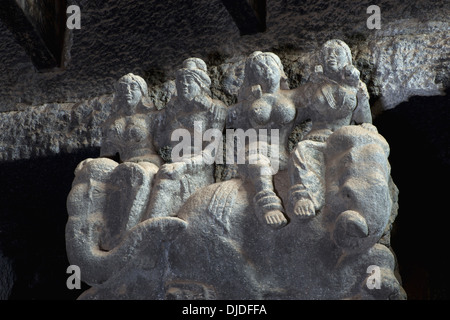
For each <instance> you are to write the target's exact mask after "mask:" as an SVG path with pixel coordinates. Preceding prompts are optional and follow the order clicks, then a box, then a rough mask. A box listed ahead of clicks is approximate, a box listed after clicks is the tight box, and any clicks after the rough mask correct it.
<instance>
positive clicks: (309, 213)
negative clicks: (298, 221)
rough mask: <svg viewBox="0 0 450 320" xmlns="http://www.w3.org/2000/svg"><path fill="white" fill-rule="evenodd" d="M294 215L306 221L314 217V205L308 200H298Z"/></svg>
mask: <svg viewBox="0 0 450 320" xmlns="http://www.w3.org/2000/svg"><path fill="white" fill-rule="evenodd" d="M294 213H295V215H296V216H297V217H299V218H302V219H307V218H311V217H314V216H315V215H316V210H315V209H314V204H313V202H312V201H311V200H309V199H300V200H299V201H297V203H296V204H295V208H294Z"/></svg>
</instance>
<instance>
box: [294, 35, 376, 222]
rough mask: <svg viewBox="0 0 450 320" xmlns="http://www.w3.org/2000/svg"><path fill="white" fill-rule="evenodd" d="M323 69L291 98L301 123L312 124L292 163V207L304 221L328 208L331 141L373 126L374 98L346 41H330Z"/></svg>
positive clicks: (322, 54) (323, 59)
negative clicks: (343, 131) (340, 132)
mask: <svg viewBox="0 0 450 320" xmlns="http://www.w3.org/2000/svg"><path fill="white" fill-rule="evenodd" d="M320 58H321V59H320V60H321V62H322V65H320V66H319V68H318V69H319V70H320V69H322V70H323V72H318V73H317V74H315V75H313V79H312V81H311V82H309V83H307V84H305V85H303V86H301V87H299V88H297V89H295V90H293V91H292V92H291V93H290V95H291V97H292V99H293V101H294V103H295V105H296V106H297V107H299V108H302V110H301V111H300V112H298V119H297V121H298V122H301V121H303V120H306V119H309V120H311V123H312V128H311V129H310V130H311V131H310V132H309V133H308V134H307V135H306V137H305V138H304V139H303V141H301V142H300V143H299V144H298V145H297V147H296V150H295V152H294V153H293V155H292V157H291V158H290V162H289V165H288V166H289V177H290V179H291V185H292V187H291V190H290V199H289V205H290V206H291V207H292V210H293V212H294V213H295V214H296V215H297V216H299V217H309V216H313V215H315V213H316V212H317V211H319V210H321V208H322V207H323V205H324V200H325V198H324V181H323V179H324V177H325V171H324V164H323V162H324V159H323V148H324V147H325V141H326V139H327V138H328V136H329V135H330V134H331V133H332V132H333V131H335V130H336V129H338V128H339V127H341V126H345V125H350V124H363V123H372V116H371V113H370V106H369V103H368V101H369V95H368V93H367V89H366V86H365V84H364V83H363V82H362V81H360V80H359V71H358V70H357V69H356V68H355V67H354V66H353V65H352V56H351V52H350V48H349V47H348V46H347V44H345V43H344V42H343V41H341V40H330V41H327V42H326V43H325V44H324V45H323V47H322V49H321V52H320Z"/></svg>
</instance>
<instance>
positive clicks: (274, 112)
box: [228, 51, 296, 228]
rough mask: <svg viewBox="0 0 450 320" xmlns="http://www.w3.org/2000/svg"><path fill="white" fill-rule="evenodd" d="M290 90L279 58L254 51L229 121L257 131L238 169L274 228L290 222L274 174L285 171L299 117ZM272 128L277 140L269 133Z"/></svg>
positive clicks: (233, 124)
mask: <svg viewBox="0 0 450 320" xmlns="http://www.w3.org/2000/svg"><path fill="white" fill-rule="evenodd" d="M287 89H289V88H288V85H287V77H286V75H285V74H284V71H283V66H282V64H281V61H280V59H279V57H278V56H277V55H275V54H273V53H271V52H260V51H257V52H254V53H253V54H251V55H250V56H249V57H248V58H247V60H246V64H245V77H244V82H243V86H242V88H241V93H240V96H239V102H238V103H237V104H236V105H235V106H233V107H231V108H230V112H229V119H228V127H231V128H235V129H243V130H248V129H255V130H256V132H257V135H258V139H257V141H253V142H252V141H249V142H246V159H245V163H244V164H238V168H239V173H240V175H241V177H242V178H244V179H250V180H251V182H252V183H253V185H254V187H255V192H256V194H255V196H254V205H255V208H256V210H257V211H258V212H261V213H262V215H263V218H264V220H265V221H266V223H267V224H268V225H269V226H271V227H274V228H280V227H282V226H284V225H285V224H286V223H287V219H286V217H285V214H284V208H283V204H282V201H281V199H280V198H279V197H278V195H277V194H276V193H275V191H274V185H273V174H275V173H276V171H277V169H279V170H283V169H285V168H286V164H287V159H288V151H287V141H288V136H289V134H290V132H291V131H292V128H293V124H294V119H295V115H296V110H295V107H294V104H293V103H292V102H291V101H290V100H288V99H286V98H285V97H284V92H285V91H286V90H287ZM273 129H275V130H276V132H277V133H278V135H277V136H276V137H273V136H272V135H271V134H269V133H270V132H273V131H272V130H273ZM261 133H262V134H261ZM249 140H250V139H249ZM274 168H275V170H274Z"/></svg>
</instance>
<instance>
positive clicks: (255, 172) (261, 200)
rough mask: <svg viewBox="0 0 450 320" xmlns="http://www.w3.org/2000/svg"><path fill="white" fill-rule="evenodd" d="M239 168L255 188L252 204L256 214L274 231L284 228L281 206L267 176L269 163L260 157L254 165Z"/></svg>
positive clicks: (270, 176) (270, 178) (270, 177)
mask: <svg viewBox="0 0 450 320" xmlns="http://www.w3.org/2000/svg"><path fill="white" fill-rule="evenodd" d="M240 167H242V169H246V170H245V171H246V172H245V176H246V177H247V178H249V179H250V180H251V181H252V182H253V186H254V187H255V191H256V192H255V193H256V194H255V196H254V198H253V203H254V205H255V208H256V210H257V212H258V214H262V215H263V217H264V220H265V222H266V223H267V224H268V225H269V226H271V227H273V228H275V229H277V228H281V227H283V226H285V225H286V224H287V222H288V220H287V219H286V216H285V213H284V208H283V204H282V202H281V199H280V198H279V197H278V196H277V194H276V193H275V191H274V186H273V177H272V175H268V174H267V172H268V171H269V170H270V161H269V160H268V159H267V158H266V157H263V156H261V157H260V158H259V159H258V161H256V163H255V164H248V165H245V166H240ZM242 169H241V170H242Z"/></svg>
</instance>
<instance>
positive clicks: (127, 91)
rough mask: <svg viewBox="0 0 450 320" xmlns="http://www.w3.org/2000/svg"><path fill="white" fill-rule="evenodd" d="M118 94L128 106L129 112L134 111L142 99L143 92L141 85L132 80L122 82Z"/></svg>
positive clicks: (119, 84)
mask: <svg viewBox="0 0 450 320" xmlns="http://www.w3.org/2000/svg"><path fill="white" fill-rule="evenodd" d="M116 88H117V89H116V90H117V94H118V97H119V99H120V100H121V102H123V103H124V104H126V105H127V106H128V107H129V108H128V109H127V111H128V112H132V111H134V107H135V106H136V105H137V104H138V103H139V101H140V100H141V99H142V91H141V88H140V87H139V85H138V84H137V83H136V82H135V81H132V80H125V81H120V82H119V83H118V84H117V87H116Z"/></svg>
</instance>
